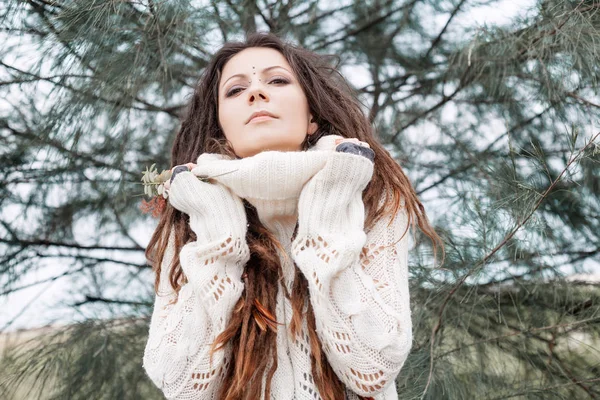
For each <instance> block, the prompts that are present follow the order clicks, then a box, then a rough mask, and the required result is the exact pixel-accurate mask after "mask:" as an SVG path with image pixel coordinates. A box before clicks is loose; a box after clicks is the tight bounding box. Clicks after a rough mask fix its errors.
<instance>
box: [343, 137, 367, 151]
mask: <svg viewBox="0 0 600 400" xmlns="http://www.w3.org/2000/svg"><path fill="white" fill-rule="evenodd" d="M344 142H351V143H356V144H358V145H360V146H364V147H367V148H369V149H370V148H371V146H369V143H367V142H361V141H360V140H358V139H356V138H345V139H336V140H335V145H336V146H337V145H338V144H340V143H344Z"/></svg>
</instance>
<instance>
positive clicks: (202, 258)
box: [143, 33, 440, 400]
mask: <svg viewBox="0 0 600 400" xmlns="http://www.w3.org/2000/svg"><path fill="white" fill-rule="evenodd" d="M336 74H337V75H336ZM191 160H194V161H196V162H195V163H192V162H190V161H191ZM172 166H174V167H173V176H172V179H171V182H170V185H167V187H166V189H167V190H168V199H169V203H170V205H171V206H168V207H167V208H166V210H165V212H164V213H163V215H162V217H161V220H160V222H159V224H158V227H157V228H156V231H155V232H154V234H153V236H152V238H151V241H150V243H149V245H148V248H147V250H146V257H147V259H148V260H149V262H150V263H151V264H152V265H153V266H154V268H155V271H156V282H155V290H156V293H157V295H156V300H155V305H154V311H153V315H152V319H151V324H150V331H149V338H148V342H147V344H146V348H145V352H144V357H143V365H144V368H145V370H146V372H147V374H148V375H149V377H150V378H151V379H152V381H153V382H154V383H155V384H156V385H157V386H158V387H159V388H160V389H161V390H162V391H163V393H164V394H165V396H166V397H167V398H170V399H171V398H181V399H184V398H185V399H259V398H265V399H271V398H273V399H277V400H281V399H319V398H323V399H344V398H348V399H359V398H375V399H397V393H396V388H395V383H394V381H395V378H396V376H397V375H398V373H399V372H400V369H401V368H402V365H403V364H404V362H405V360H406V357H407V355H408V353H409V351H410V348H411V341H412V323H411V313H410V303H409V293H408V267H407V254H408V235H407V234H406V233H407V232H408V227H409V225H410V224H412V225H413V227H414V226H415V224H417V225H418V226H419V227H420V229H421V230H422V231H423V232H424V233H425V235H427V236H428V237H429V238H430V239H432V241H433V243H434V255H435V249H436V248H437V247H436V243H439V242H440V240H439V237H438V236H437V235H436V233H435V232H434V230H433V229H432V228H431V226H430V225H429V223H428V221H427V217H426V214H425V211H424V208H423V206H422V204H421V202H420V201H419V199H418V198H417V196H416V194H415V192H414V189H413V188H412V186H411V184H410V182H409V180H408V179H407V177H406V176H405V174H404V173H403V171H402V169H401V168H400V167H399V166H398V164H397V163H396V162H395V161H394V160H393V159H392V158H391V156H390V155H389V154H388V152H387V151H386V150H385V149H384V148H383V147H382V146H381V144H380V143H379V142H378V141H377V139H376V138H375V137H374V135H373V131H372V129H371V126H370V124H369V121H368V120H367V118H366V117H365V116H364V114H363V113H362V111H361V109H360V103H359V102H358V100H357V99H356V98H355V96H354V95H353V94H352V92H351V91H350V90H348V85H347V84H345V81H344V79H343V78H341V77H340V75H339V74H338V73H337V71H335V69H334V68H331V67H329V66H328V65H327V62H326V60H325V58H324V57H322V56H319V55H317V54H315V53H312V52H309V51H307V50H305V49H302V48H298V47H295V46H293V45H291V44H289V43H285V42H283V41H281V40H280V39H279V38H277V37H276V36H274V35H272V34H264V33H256V34H252V35H250V36H249V37H247V38H246V41H245V42H244V43H227V44H225V45H224V46H223V48H221V49H220V50H219V51H218V52H217V53H216V54H215V55H214V57H213V59H212V61H211V62H210V64H209V65H208V66H207V67H206V69H205V71H204V73H203V75H202V76H201V78H200V81H199V83H198V85H197V87H196V88H195V91H194V94H193V97H192V99H191V102H190V105H189V109H188V112H187V115H186V117H185V118H184V120H183V122H182V126H181V129H180V130H179V132H178V133H177V136H176V138H175V141H174V143H173V148H172ZM199 177H206V178H210V179H204V180H200V179H198V178H199ZM365 216H366V218H365Z"/></svg>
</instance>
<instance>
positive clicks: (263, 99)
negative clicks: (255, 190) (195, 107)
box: [219, 47, 317, 158]
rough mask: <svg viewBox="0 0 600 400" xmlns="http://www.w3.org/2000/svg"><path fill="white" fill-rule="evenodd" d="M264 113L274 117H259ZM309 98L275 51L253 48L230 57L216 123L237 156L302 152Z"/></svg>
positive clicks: (310, 126)
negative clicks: (253, 117)
mask: <svg viewBox="0 0 600 400" xmlns="http://www.w3.org/2000/svg"><path fill="white" fill-rule="evenodd" d="M257 111H267V112H269V113H271V114H272V115H273V117H258V118H257V119H254V120H251V121H249V119H250V117H251V115H252V114H253V113H255V112H257ZM311 118H312V114H311V113H310V112H309V108H308V101H307V99H306V95H305V94H304V91H303V90H302V87H301V86H300V84H299V83H298V80H297V79H296V75H295V74H294V72H293V71H292V68H291V67H290V65H289V64H288V62H287V60H286V59H285V57H284V56H283V55H282V54H281V53H280V52H279V51H277V50H275V49H271V48H263V47H251V48H248V49H245V50H242V51H241V52H239V53H237V54H236V55H235V56H233V57H232V58H231V59H230V60H229V61H228V62H227V63H226V64H225V65H224V67H223V71H222V73H221V79H220V81H219V123H220V125H221V129H222V130H223V133H224V134H225V137H226V138H227V139H228V140H229V141H230V142H231V144H232V145H233V149H234V151H235V153H236V154H237V156H238V157H242V158H244V157H250V156H253V155H255V154H258V153H260V152H262V151H269V150H277V151H300V150H301V145H302V142H303V141H304V139H305V137H306V135H307V134H312V133H314V132H315V131H316V129H317V124H316V123H315V122H312V123H311V122H310V121H311Z"/></svg>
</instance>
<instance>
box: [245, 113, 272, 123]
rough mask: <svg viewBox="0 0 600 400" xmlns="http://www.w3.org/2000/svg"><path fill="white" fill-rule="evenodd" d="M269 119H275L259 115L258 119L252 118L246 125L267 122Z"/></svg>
mask: <svg viewBox="0 0 600 400" xmlns="http://www.w3.org/2000/svg"><path fill="white" fill-rule="evenodd" d="M270 119H275V118H273V117H271V116H268V115H260V116H258V117H254V118H252V119H251V120H250V122H248V123H249V124H252V123H254V122H261V121H268V120H270Z"/></svg>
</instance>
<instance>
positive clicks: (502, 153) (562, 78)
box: [0, 0, 600, 399]
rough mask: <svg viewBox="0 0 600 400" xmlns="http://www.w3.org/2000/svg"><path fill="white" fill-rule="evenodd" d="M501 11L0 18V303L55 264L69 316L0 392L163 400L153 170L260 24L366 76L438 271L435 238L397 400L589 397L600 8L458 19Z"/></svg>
mask: <svg viewBox="0 0 600 400" xmlns="http://www.w3.org/2000/svg"><path fill="white" fill-rule="evenodd" d="M488 3H491V4H492V6H493V5H494V4H498V3H497V2H493V1H487V0H485V1H484V0H472V1H467V0H447V1H442V0H437V1H423V0H388V1H383V0H377V1H374V0H370V1H364V0H363V1H354V2H350V1H346V2H337V4H333V2H325V1H322V2H319V1H306V2H294V1H292V0H289V1H287V2H283V1H281V2H270V3H269V2H266V1H249V0H244V1H233V0H227V1H224V2H217V1H214V0H211V1H204V2H199V1H198V2H195V1H185V0H171V1H158V0H145V1H116V0H77V1H70V0H59V1H53V0H52V1H51V0H26V1H25V0H22V1H15V0H12V1H6V2H4V3H3V4H2V5H1V6H0V7H1V11H0V13H1V14H0V15H2V33H1V34H0V35H1V43H3V45H2V47H1V48H0V52H1V53H0V93H1V95H0V104H1V107H0V143H1V144H2V146H1V151H0V172H1V173H2V177H3V179H2V184H1V185H0V209H1V210H2V213H1V214H0V216H1V218H0V222H1V227H0V232H1V233H0V248H2V252H1V253H0V254H2V256H1V257H2V258H1V262H0V266H1V269H0V277H1V278H2V281H1V282H2V292H1V295H2V296H7V295H9V294H11V293H15V292H18V291H19V290H21V289H23V288H24V287H27V286H29V285H32V283H25V279H24V278H25V277H26V276H30V275H31V274H34V273H38V272H39V273H45V274H46V275H48V271H57V269H56V265H57V264H58V265H61V266H62V269H61V272H58V271H57V272H55V276H51V277H50V278H47V279H45V280H43V281H39V282H36V283H35V284H43V283H44V282H46V281H50V280H67V281H68V282H69V283H70V284H71V287H72V288H73V289H72V291H71V293H66V295H67V296H68V298H69V299H70V300H69V306H70V307H72V309H73V310H74V311H75V312H76V314H77V315H78V320H79V321H80V322H77V323H75V324H73V325H72V326H70V327H68V329H63V330H61V331H60V332H57V334H56V335H50V334H49V335H46V336H44V337H43V338H41V339H39V340H38V341H37V342H34V343H29V344H28V345H27V346H25V347H23V348H16V349H14V351H10V352H6V353H5V354H4V358H3V359H2V366H3V368H2V372H1V377H0V397H2V398H4V399H13V398H28V399H29V398H52V399H65V398H69V399H89V398H93V399H117V398H118V399H121V398H124V399H137V398H140V399H141V398H143V399H149V398H157V399H158V398H162V397H161V394H160V392H159V391H158V390H157V389H156V388H155V387H154V386H153V384H152V383H151V382H150V381H149V380H148V379H147V377H146V376H145V375H144V372H143V370H142V367H141V356H142V352H143V347H144V344H145V340H146V335H147V328H148V323H149V315H150V313H151V310H152V304H153V297H154V294H153V287H152V282H153V280H152V278H153V276H152V271H151V270H150V268H149V266H148V265H147V264H146V263H145V258H144V255H143V252H144V244H143V243H142V242H140V240H139V239H137V238H136V237H135V233H134V232H135V230H137V231H143V232H144V236H145V237H149V232H151V231H152V229H153V224H154V223H155V220H153V219H152V218H151V217H149V216H148V215H144V214H142V213H141V212H140V210H139V204H140V201H141V197H139V196H138V195H139V194H140V193H142V189H141V186H140V185H139V183H140V176H141V171H143V169H144V168H145V167H146V166H149V165H151V164H153V163H156V164H157V165H158V166H161V167H162V168H168V165H169V152H168V149H170V144H171V140H172V139H173V136H174V133H175V130H176V128H177V125H178V122H179V117H180V115H181V112H182V111H183V108H184V105H185V102H186V96H187V95H189V94H190V92H191V90H192V87H193V86H194V84H195V82H196V81H197V79H198V77H199V75H200V73H201V71H202V69H203V68H204V67H205V66H206V64H207V62H208V60H209V59H210V57H211V54H213V52H214V51H215V50H216V49H217V48H218V47H219V46H220V45H221V44H222V43H223V42H225V41H228V40H239V39H243V37H244V34H245V33H247V32H254V31H257V30H260V31H272V32H274V33H277V34H279V35H280V36H282V37H283V38H285V39H287V40H290V41H293V42H295V43H297V44H299V45H301V46H304V47H306V48H309V49H312V50H315V51H317V52H319V53H334V54H338V55H339V56H340V68H341V70H342V72H343V73H344V74H345V76H346V77H347V78H348V79H349V80H350V81H351V82H355V80H357V79H356V77H357V76H359V74H360V76H366V77H368V81H366V83H365V82H363V83H362V84H360V83H354V85H355V88H356V90H357V91H358V92H359V93H360V96H361V101H362V102H363V104H364V105H365V112H366V113H367V115H368V116H369V118H370V120H371V121H372V122H373V124H374V125H375V126H376V129H377V133H378V135H379V138H380V140H381V141H382V143H384V144H385V145H386V148H387V149H388V150H389V151H390V153H391V154H393V155H394V157H395V158H396V159H397V161H398V162H399V163H400V165H402V167H403V168H404V169H405V171H406V172H407V173H408V175H409V177H410V178H411V181H412V182H413V185H414V186H415V188H416V190H417V192H418V194H419V195H420V196H421V198H422V199H423V201H424V204H425V206H426V209H427V211H428V214H429V215H430V217H431V219H432V222H433V223H434V225H435V227H436V230H437V231H438V232H439V233H440V234H441V235H442V236H443V239H444V242H445V250H446V258H445V261H444V263H443V265H436V266H435V267H433V266H432V264H433V258H432V251H431V246H430V243H429V242H428V240H425V239H426V238H425V237H424V236H422V235H417V237H416V238H415V247H414V248H413V249H411V253H410V272H411V299H412V302H413V304H412V310H413V311H412V312H413V324H414V330H413V332H414V344H413V350H412V353H411V355H410V356H409V359H408V360H407V362H406V364H405V366H404V367H403V369H402V371H401V373H400V375H399V376H398V379H397V387H398V393H399V396H400V398H401V399H413V398H424V399H475V398H476V399H508V398H522V399H525V398H544V399H548V398H578V399H579V398H596V397H599V396H600V378H599V376H600V350H598V349H599V348H600V340H599V339H600V324H599V322H600V307H599V304H600V294H599V291H598V286H599V284H598V282H597V281H596V282H593V281H585V280H581V279H576V278H574V275H573V274H575V273H584V272H586V271H587V269H589V268H590V267H592V266H594V265H595V266H596V267H597V264H598V260H599V253H600V201H599V199H600V196H599V195H600V167H599V161H600V140H598V131H599V130H600V128H599V127H598V116H599V115H600V98H599V96H598V95H599V91H598V78H599V77H600V70H599V68H598V66H599V65H600V35H599V30H600V13H599V11H600V3H599V2H597V1H593V0H588V1H586V0H581V1H559V0H541V1H538V2H537V4H535V5H534V6H533V7H532V8H531V9H528V10H524V11H525V12H524V13H523V16H522V17H518V18H515V20H514V21H512V23H510V24H503V25H500V24H498V25H491V26H487V25H486V26H476V25H475V24H466V23H465V21H466V22H468V19H467V18H468V15H469V13H470V12H471V10H473V9H475V8H476V7H478V6H482V5H485V4H488ZM461 21H462V22H461ZM363 80H364V79H363ZM159 169H160V168H159ZM5 328H7V327H6V326H5V327H2V329H5ZM28 385H32V386H31V387H32V388H33V390H32V391H31V392H29V393H27V390H26V387H29V386H28Z"/></svg>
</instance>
